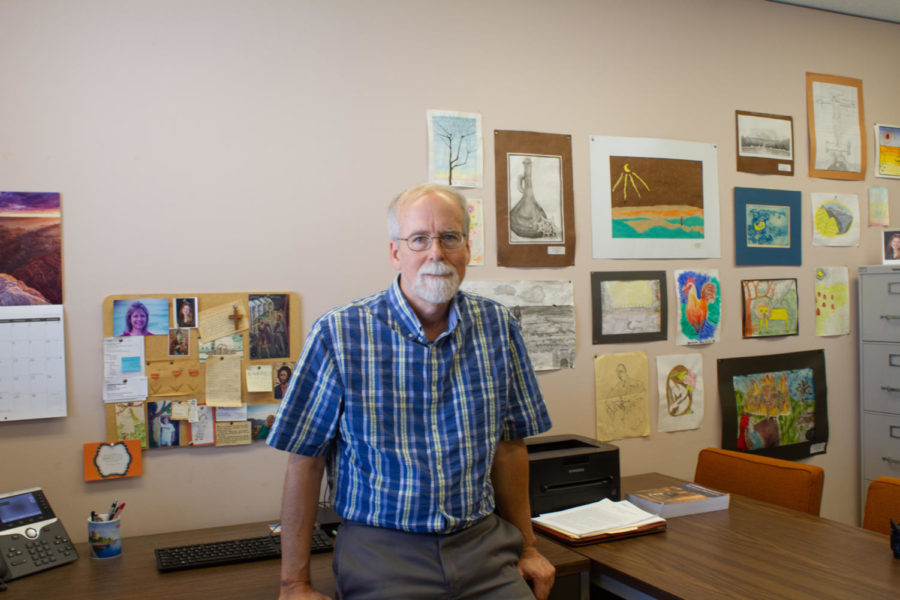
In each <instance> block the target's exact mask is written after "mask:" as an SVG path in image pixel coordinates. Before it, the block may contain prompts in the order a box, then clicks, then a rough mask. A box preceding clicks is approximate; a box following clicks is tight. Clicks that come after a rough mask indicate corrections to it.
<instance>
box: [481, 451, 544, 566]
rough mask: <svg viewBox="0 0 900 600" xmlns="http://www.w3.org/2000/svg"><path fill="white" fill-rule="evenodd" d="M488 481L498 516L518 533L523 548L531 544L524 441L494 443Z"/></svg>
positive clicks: (526, 461)
mask: <svg viewBox="0 0 900 600" xmlns="http://www.w3.org/2000/svg"><path fill="white" fill-rule="evenodd" d="M491 480H492V483H493V485H494V499H495V502H496V504H497V509H498V510H499V512H500V515H501V516H502V517H503V518H504V519H506V520H507V521H509V522H510V523H512V524H513V525H515V526H516V528H518V530H519V531H521V532H522V538H523V539H524V540H525V547H526V548H529V547H532V546H534V545H535V544H536V543H537V539H536V538H535V535H534V530H533V529H532V527H531V503H530V501H529V499H528V449H527V448H526V447H525V441H524V440H511V441H501V442H499V443H498V444H497V452H496V454H495V456H494V464H493V467H492V469H491Z"/></svg>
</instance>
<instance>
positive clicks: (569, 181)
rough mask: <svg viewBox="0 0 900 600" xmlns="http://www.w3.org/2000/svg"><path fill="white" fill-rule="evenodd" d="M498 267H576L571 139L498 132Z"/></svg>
mask: <svg viewBox="0 0 900 600" xmlns="http://www.w3.org/2000/svg"><path fill="white" fill-rule="evenodd" d="M494 174H495V186H496V200H497V201H496V210H497V265H498V266H501V267H568V266H572V265H574V264H575V195H574V191H573V185H574V184H573V177H572V136H570V135H563V134H554V133H535V132H533V131H494Z"/></svg>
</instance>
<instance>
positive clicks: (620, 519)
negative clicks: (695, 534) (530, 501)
mask: <svg viewBox="0 0 900 600" xmlns="http://www.w3.org/2000/svg"><path fill="white" fill-rule="evenodd" d="M531 522H532V525H533V526H534V527H535V529H537V530H539V531H542V532H544V533H546V534H547V535H550V536H552V537H555V538H557V539H560V540H562V541H564V542H567V543H570V544H575V545H580V544H593V543H596V542H605V541H610V540H617V539H621V538H623V537H631V536H635V535H643V534H647V533H656V532H659V531H664V530H665V528H666V520H665V519H664V518H662V517H659V516H657V515H653V514H650V513H649V512H647V511H645V510H643V509H641V508H638V507H637V506H635V505H634V504H632V503H631V502H628V501H627V500H622V501H619V502H615V501H613V500H610V499H609V498H604V499H603V500H600V501H598V502H591V503H590V504H584V505H582V506H576V507H573V508H567V509H565V510H559V511H555V512H551V513H545V514H542V515H540V516H537V517H533V518H532V519H531Z"/></svg>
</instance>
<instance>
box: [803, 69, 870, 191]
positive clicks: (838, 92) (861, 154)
mask: <svg viewBox="0 0 900 600" xmlns="http://www.w3.org/2000/svg"><path fill="white" fill-rule="evenodd" d="M806 114H807V120H808V122H809V176H810V177H823V178H825V179H847V180H852V181H862V180H863V179H865V178H866V128H865V118H864V115H863V96H862V80H861V79H853V78H851V77H839V76H837V75H824V74H822V73H807V74H806Z"/></svg>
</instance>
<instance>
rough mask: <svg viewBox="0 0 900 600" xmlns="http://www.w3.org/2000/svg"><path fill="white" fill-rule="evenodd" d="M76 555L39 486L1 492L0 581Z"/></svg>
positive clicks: (32, 571)
mask: <svg viewBox="0 0 900 600" xmlns="http://www.w3.org/2000/svg"><path fill="white" fill-rule="evenodd" d="M77 558H78V553H77V552H75V547H74V546H73V545H72V540H70V539H69V534H67V533H66V529H65V528H64V527H63V524H62V523H61V522H60V520H59V519H58V518H57V517H56V515H55V514H54V513H53V509H52V508H50V503H49V502H47V498H46V496H44V492H43V491H42V490H41V488H29V489H27V490H19V491H18V492H9V493H7V494H0V581H9V580H10V579H17V578H19V577H24V576H26V575H31V574H32V573H37V572H39V571H43V570H44V569H50V568H53V567H58V566H60V565H64V564H66V563H70V562H72V561H74V560H76V559H77Z"/></svg>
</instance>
